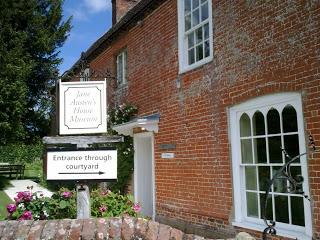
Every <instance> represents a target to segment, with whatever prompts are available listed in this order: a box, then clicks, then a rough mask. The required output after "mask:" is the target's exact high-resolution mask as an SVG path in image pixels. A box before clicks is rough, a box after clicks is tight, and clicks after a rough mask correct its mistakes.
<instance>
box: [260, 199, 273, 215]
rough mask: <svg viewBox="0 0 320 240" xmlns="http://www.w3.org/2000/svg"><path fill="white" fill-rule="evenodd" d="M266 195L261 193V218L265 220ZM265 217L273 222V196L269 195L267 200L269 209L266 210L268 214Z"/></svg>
mask: <svg viewBox="0 0 320 240" xmlns="http://www.w3.org/2000/svg"><path fill="white" fill-rule="evenodd" d="M264 199H265V194H263V193H261V194H260V211H261V218H263V214H264V211H265V200H264ZM265 216H266V217H267V219H268V220H273V212H272V196H271V195H269V197H268V200H267V208H266V213H265Z"/></svg>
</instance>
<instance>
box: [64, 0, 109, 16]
mask: <svg viewBox="0 0 320 240" xmlns="http://www.w3.org/2000/svg"><path fill="white" fill-rule="evenodd" d="M111 6H112V5H111V0H81V1H79V4H77V5H74V6H72V7H71V8H70V7H69V8H67V12H69V13H70V15H72V16H73V18H74V19H75V20H78V21H86V20H88V15H89V14H96V13H100V12H105V11H108V10H110V9H111Z"/></svg>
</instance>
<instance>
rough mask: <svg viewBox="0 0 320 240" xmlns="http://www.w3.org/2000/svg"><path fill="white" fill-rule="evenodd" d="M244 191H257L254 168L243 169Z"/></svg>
mask: <svg viewBox="0 0 320 240" xmlns="http://www.w3.org/2000/svg"><path fill="white" fill-rule="evenodd" d="M245 175H246V189H247V190H257V174H256V167H245Z"/></svg>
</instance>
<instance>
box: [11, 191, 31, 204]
mask: <svg viewBox="0 0 320 240" xmlns="http://www.w3.org/2000/svg"><path fill="white" fill-rule="evenodd" d="M14 200H15V201H16V203H20V202H21V201H24V202H30V201H31V200H32V194H31V192H27V191H25V192H18V194H17V196H16V197H15V198H14Z"/></svg>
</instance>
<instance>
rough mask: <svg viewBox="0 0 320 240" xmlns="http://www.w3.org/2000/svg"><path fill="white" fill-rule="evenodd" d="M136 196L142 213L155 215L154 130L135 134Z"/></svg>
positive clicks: (149, 215) (150, 215)
mask: <svg viewBox="0 0 320 240" xmlns="http://www.w3.org/2000/svg"><path fill="white" fill-rule="evenodd" d="M133 138H134V141H133V142H134V151H135V152H134V198H135V201H136V202H139V203H140V204H141V214H142V215H144V216H148V217H152V219H154V217H155V191H154V189H155V180H154V147H153V146H154V137H153V133H152V132H145V133H139V134H134V137H133Z"/></svg>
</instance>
